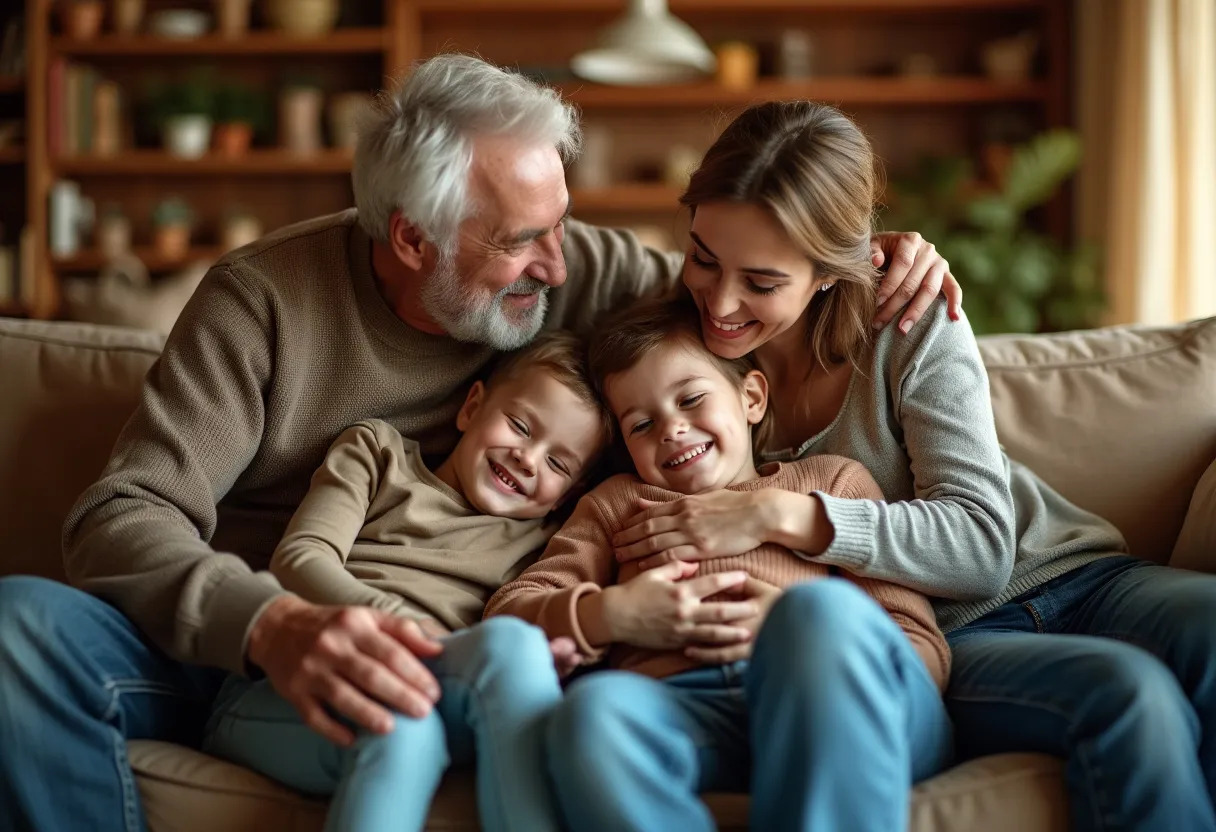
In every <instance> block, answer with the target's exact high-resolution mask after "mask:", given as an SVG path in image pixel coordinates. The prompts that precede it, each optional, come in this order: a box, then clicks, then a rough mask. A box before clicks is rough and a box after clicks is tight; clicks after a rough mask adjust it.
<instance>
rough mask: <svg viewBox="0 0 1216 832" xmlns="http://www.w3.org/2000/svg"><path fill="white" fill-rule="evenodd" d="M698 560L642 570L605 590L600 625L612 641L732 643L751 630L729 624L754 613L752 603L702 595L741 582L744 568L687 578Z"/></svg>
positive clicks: (671, 645) (667, 645)
mask: <svg viewBox="0 0 1216 832" xmlns="http://www.w3.org/2000/svg"><path fill="white" fill-rule="evenodd" d="M697 566H698V564H695V563H685V562H683V561H675V562H673V563H668V564H664V565H663V566H659V567H656V568H655V569H649V570H647V571H645V572H642V573H641V574H640V575H637V576H635V577H633V578H631V579H630V580H628V581H626V582H625V583H623V584H617V585H616V586H610V587H608V588H607V589H605V590H604V592H603V615H604V624H605V626H606V627H607V630H608V635H609V638H610V640H611V641H613V642H622V643H624V644H631V645H633V646H635V647H650V648H654V649H658V650H663V649H676V648H680V647H684V646H686V645H688V644H692V643H700V644H718V645H724V644H736V643H738V642H740V641H744V640H746V639H749V638H751V632H750V631H749V630H746V629H744V628H742V627H739V626H732V624H733V622H736V621H740V620H742V619H747V618H751V617H753V616H755V615H756V612H757V608H756V605H755V604H753V603H751V602H750V601H712V602H706V601H705V599H706V598H708V597H710V596H711V595H716V594H718V593H719V592H722V591H723V590H726V589H730V588H731V587H734V586H739V585H740V584H742V583H743V582H744V581H745V580H746V579H747V573H746V572H719V573H716V574H713V575H703V576H701V577H699V578H693V577H691V576H692V575H693V574H694V573H696V571H697Z"/></svg>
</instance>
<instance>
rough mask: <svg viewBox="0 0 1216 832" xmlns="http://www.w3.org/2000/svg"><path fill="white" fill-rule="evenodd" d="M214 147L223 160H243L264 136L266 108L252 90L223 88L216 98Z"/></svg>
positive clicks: (245, 87) (223, 86)
mask: <svg viewBox="0 0 1216 832" xmlns="http://www.w3.org/2000/svg"><path fill="white" fill-rule="evenodd" d="M214 113H215V129H214V132H213V134H212V144H213V146H214V147H215V150H216V152H217V153H219V154H220V155H222V156H242V155H244V154H245V152H246V151H248V150H249V146H250V145H251V144H252V143H253V138H254V135H255V134H257V133H259V132H261V127H262V125H263V123H264V122H265V121H266V106H265V103H264V102H263V100H262V98H261V96H259V95H258V93H257V91H256V90H254V89H253V88H252V87H248V86H244V85H242V84H224V85H222V86H220V88H219V89H218V90H216V94H215V109H214Z"/></svg>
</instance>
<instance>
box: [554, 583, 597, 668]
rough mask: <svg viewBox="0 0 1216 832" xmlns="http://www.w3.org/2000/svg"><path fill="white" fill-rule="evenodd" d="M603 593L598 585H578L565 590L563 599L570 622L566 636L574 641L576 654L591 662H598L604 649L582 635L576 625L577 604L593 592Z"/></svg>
mask: <svg viewBox="0 0 1216 832" xmlns="http://www.w3.org/2000/svg"><path fill="white" fill-rule="evenodd" d="M603 591H604V590H603V588H602V587H600V586H599V585H598V584H592V583H585V584H579V585H578V586H575V587H571V588H570V589H569V590H567V592H568V593H569V595H568V597H567V598H566V599H565V600H566V615H567V616H568V620H569V622H570V624H569V627H570V632H569V633H568V635H569V636H570V637H571V638H572V639H574V643H575V645H576V646H577V647H578V652H580V653H582V654H583V655H584V656H586V657H587V658H589V659H590V660H591V661H593V662H594V661H599V659H600V657H602V656H603V655H604V651H605V649H606V648H604V647H595V646H593V645H592V644H591V642H590V641H588V640H587V636H586V635H585V634H584V633H583V628H582V627H580V626H579V623H578V602H579V601H580V600H582V598H583V597H584V596H587V595H591V594H592V593H594V592H603ZM558 635H561V634H558Z"/></svg>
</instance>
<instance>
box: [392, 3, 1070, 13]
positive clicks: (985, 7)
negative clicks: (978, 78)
mask: <svg viewBox="0 0 1216 832" xmlns="http://www.w3.org/2000/svg"><path fill="white" fill-rule="evenodd" d="M1049 2H1050V0H743V1H742V2H741V0H668V7H669V8H670V9H671V12H672V13H673V14H677V15H691V14H704V13H715V12H727V13H732V14H733V13H736V12H738V11H739V9H740V7H741V6H745V7H746V8H747V10H748V11H749V12H756V13H771V12H782V11H793V12H802V11H808V12H809V11H813V12H858V13H867V14H868V13H877V12H917V13H920V12H934V11H938V12H970V11H974V12H986V11H1001V10H1007V9H1037V8H1042V7H1043V6H1046V5H1048V4H1049ZM413 5H414V6H415V7H416V8H417V9H418V10H419V11H421V12H431V13H465V12H478V13H490V12H497V13H500V14H521V13H562V14H569V13H572V12H578V13H583V12H586V13H595V14H604V13H611V12H622V11H624V5H625V4H624V2H623V0H575V2H570V0H416V2H415V3H414V4H413Z"/></svg>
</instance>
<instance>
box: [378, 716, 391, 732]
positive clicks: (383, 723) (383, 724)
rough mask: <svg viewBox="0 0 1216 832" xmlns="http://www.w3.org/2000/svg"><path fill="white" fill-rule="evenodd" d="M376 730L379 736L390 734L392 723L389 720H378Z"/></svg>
mask: <svg viewBox="0 0 1216 832" xmlns="http://www.w3.org/2000/svg"><path fill="white" fill-rule="evenodd" d="M376 730H377V731H379V732H380V733H381V734H391V733H392V732H393V721H392V720H391V719H382V720H380V723H379V725H377V726H376Z"/></svg>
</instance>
